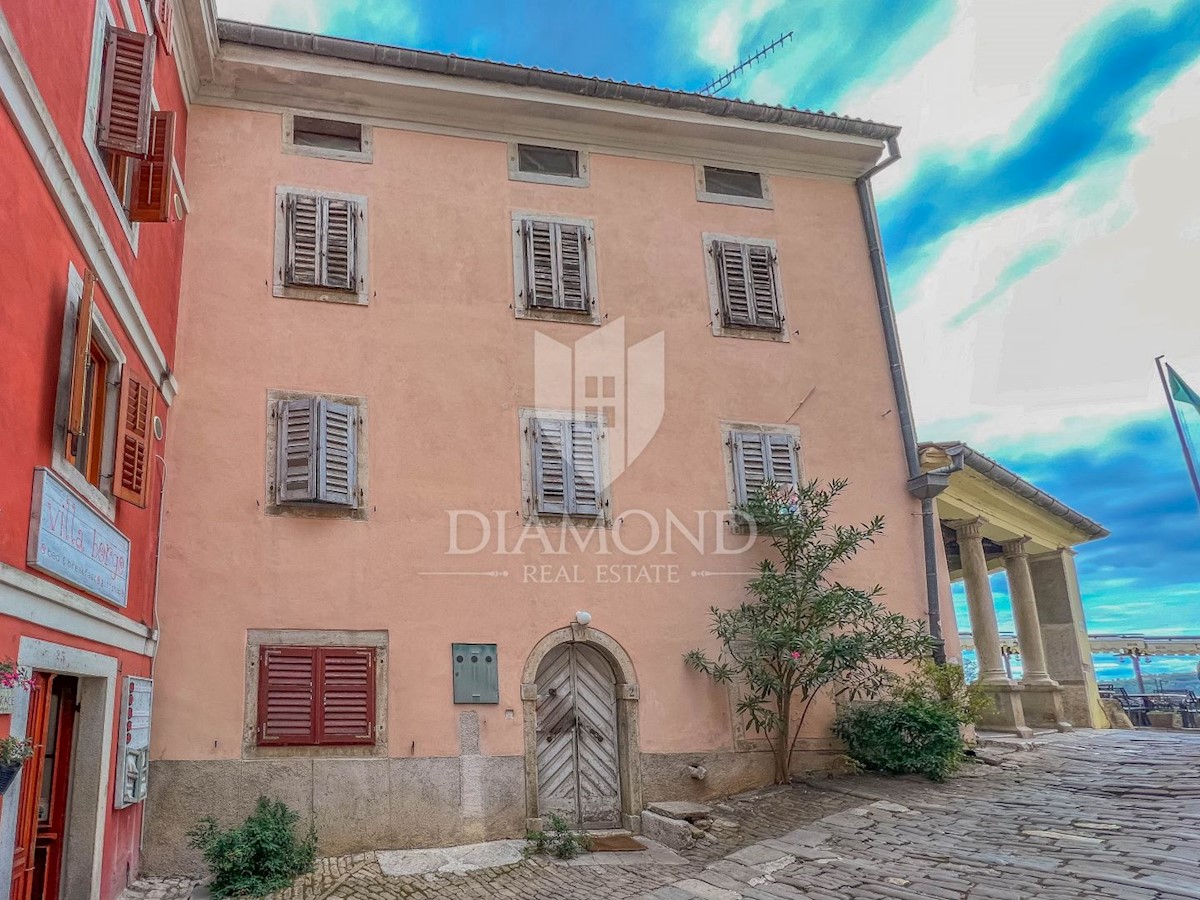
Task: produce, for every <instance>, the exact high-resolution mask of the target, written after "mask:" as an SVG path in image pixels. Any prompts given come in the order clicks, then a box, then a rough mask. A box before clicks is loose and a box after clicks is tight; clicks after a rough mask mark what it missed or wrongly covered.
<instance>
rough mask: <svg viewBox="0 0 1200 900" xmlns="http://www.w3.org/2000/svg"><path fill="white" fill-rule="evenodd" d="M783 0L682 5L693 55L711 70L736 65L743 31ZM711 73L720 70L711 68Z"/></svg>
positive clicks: (719, 0) (717, 0)
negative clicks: (693, 50) (693, 51)
mask: <svg viewBox="0 0 1200 900" xmlns="http://www.w3.org/2000/svg"><path fill="white" fill-rule="evenodd" d="M782 2H783V0H705V2H698V3H694V4H690V5H685V7H684V11H683V14H684V15H685V16H686V19H685V25H686V27H685V31H687V32H689V33H690V34H691V35H692V37H691V39H690V40H689V43H691V44H692V45H693V46H694V47H695V53H696V57H697V58H698V59H699V60H700V61H701V62H702V63H704V64H705V65H709V66H712V67H713V68H714V70H717V69H719V70H721V71H725V70H726V69H731V68H733V67H734V66H736V65H737V64H738V62H739V61H740V59H741V47H742V44H743V43H744V42H745V37H746V34H747V32H749V31H751V30H753V29H754V27H755V26H756V25H758V23H759V22H760V21H762V19H763V17H764V16H766V15H767V14H768V13H770V12H771V11H772V10H774V9H776V8H777V7H779V6H780V5H781V4H782ZM713 74H714V76H715V75H718V74H720V72H717V71H714V73H713Z"/></svg>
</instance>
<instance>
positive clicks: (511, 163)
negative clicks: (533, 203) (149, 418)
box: [508, 140, 592, 188]
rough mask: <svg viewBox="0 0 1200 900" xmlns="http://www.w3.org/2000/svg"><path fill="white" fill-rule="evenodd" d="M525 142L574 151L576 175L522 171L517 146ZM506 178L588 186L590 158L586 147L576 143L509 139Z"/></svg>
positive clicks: (540, 182) (533, 145) (589, 180)
mask: <svg viewBox="0 0 1200 900" xmlns="http://www.w3.org/2000/svg"><path fill="white" fill-rule="evenodd" d="M521 144H525V145H526V146H529V147H550V148H551V149H554V150H571V151H573V152H574V153H575V158H576V160H577V163H578V170H579V174H578V175H550V174H547V173H543V172H524V171H522V170H521V160H520V155H519V153H518V151H517V148H518V147H519V146H520V145H521ZM508 180H509V181H528V182H532V183H533V184H556V185H559V186H561V187H579V188H586V187H590V186H591V183H592V167H591V160H590V159H589V158H588V151H587V149H586V148H584V147H581V146H579V145H577V144H560V143H558V142H557V141H555V142H554V143H546V142H545V141H539V140H529V141H509V144H508Z"/></svg>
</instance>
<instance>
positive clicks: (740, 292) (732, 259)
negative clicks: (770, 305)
mask: <svg viewBox="0 0 1200 900" xmlns="http://www.w3.org/2000/svg"><path fill="white" fill-rule="evenodd" d="M742 250H743V245H742V244H737V243H733V242H732V241H714V242H713V250H712V252H713V255H714V256H715V257H716V260H717V281H718V284H719V287H720V291H721V315H722V318H723V319H724V321H725V324H726V325H735V326H742V327H746V328H750V327H753V325H754V313H753V311H752V306H751V302H750V286H749V283H748V282H749V278H748V275H747V272H746V260H745V257H744V256H743V254H742Z"/></svg>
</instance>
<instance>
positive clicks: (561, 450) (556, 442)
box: [532, 419, 569, 515]
mask: <svg viewBox="0 0 1200 900" xmlns="http://www.w3.org/2000/svg"><path fill="white" fill-rule="evenodd" d="M567 424H568V423H567V422H566V421H564V420H561V419H535V420H534V421H533V423H532V430H533V435H532V439H533V496H534V503H535V506H536V508H537V511H538V512H539V513H546V514H548V515H566V514H567V499H568V495H567V485H568V482H569V472H568V465H569V464H568V456H567V450H566V448H567V440H566V426H567Z"/></svg>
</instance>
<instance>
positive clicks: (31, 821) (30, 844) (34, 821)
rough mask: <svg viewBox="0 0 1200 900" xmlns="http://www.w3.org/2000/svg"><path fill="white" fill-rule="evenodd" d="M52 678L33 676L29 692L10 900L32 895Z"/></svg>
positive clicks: (34, 674)
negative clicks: (28, 749)
mask: <svg viewBox="0 0 1200 900" xmlns="http://www.w3.org/2000/svg"><path fill="white" fill-rule="evenodd" d="M53 677H54V676H53V675H48V674H47V673H45V672H34V673H33V686H32V687H31V688H30V692H29V717H28V719H27V720H26V725H25V737H26V738H27V739H30V740H32V741H33V742H34V744H35V747H36V749H35V751H34V755H33V756H31V757H30V758H29V759H28V760H26V762H25V765H24V766H23V767H22V770H21V791H20V794H19V795H18V800H17V833H16V841H15V844H14V851H13V870H12V873H13V874H12V885H11V888H10V896H11V898H12V900H30V897H31V896H32V893H33V882H34V878H33V876H34V868H35V863H36V858H35V857H36V854H35V852H34V850H35V848H34V844H35V841H36V839H37V825H38V799H39V798H40V797H41V793H42V768H43V761H44V760H45V748H46V728H47V725H48V720H49V713H50V684H51V681H52V679H53Z"/></svg>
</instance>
